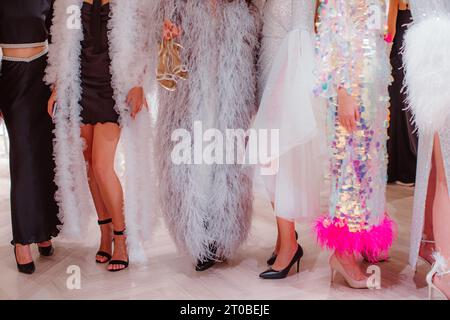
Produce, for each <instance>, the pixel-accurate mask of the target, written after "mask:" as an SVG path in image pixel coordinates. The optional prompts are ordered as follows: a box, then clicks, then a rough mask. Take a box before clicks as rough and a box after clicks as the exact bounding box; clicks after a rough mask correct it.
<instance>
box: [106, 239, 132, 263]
mask: <svg viewBox="0 0 450 320" xmlns="http://www.w3.org/2000/svg"><path fill="white" fill-rule="evenodd" d="M114 260H120V261H124V262H128V252H127V243H126V238H125V236H114V254H113V256H112V259H111V261H114ZM125 268H126V266H125V265H121V264H109V265H108V270H109V271H120V270H123V269H125Z"/></svg>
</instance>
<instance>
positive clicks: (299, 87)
mask: <svg viewBox="0 0 450 320" xmlns="http://www.w3.org/2000/svg"><path fill="white" fill-rule="evenodd" d="M314 9H315V8H314V5H313V4H312V2H311V1H304V0H283V1H279V0H276V1H268V2H267V3H266V6H265V12H264V23H265V25H264V31H263V34H264V39H263V48H262V60H261V61H260V65H261V69H262V70H263V76H262V79H261V81H260V83H261V84H264V88H263V91H262V92H263V93H262V99H261V103H260V108H259V111H258V114H257V116H256V118H255V121H254V124H253V129H257V130H279V141H280V145H279V153H278V154H273V155H272V157H271V158H270V160H271V161H272V162H277V161H278V168H279V169H278V172H277V174H276V175H262V177H263V181H264V184H265V187H266V190H267V192H268V194H269V197H270V200H271V201H272V202H273V204H274V209H275V213H276V215H277V216H279V217H282V218H285V219H288V220H296V221H301V220H304V219H305V218H309V219H312V218H314V217H315V216H317V215H319V214H320V213H321V212H320V193H321V187H322V186H323V183H322V182H323V178H324V172H325V170H324V164H325V157H326V153H327V148H326V137H325V130H326V129H325V127H326V118H325V113H326V104H325V100H324V99H323V98H317V97H315V96H314V94H313V88H314V84H315V80H314V74H313V71H314V64H315V58H314V38H313V37H314V34H313V20H314ZM296 18H297V19H296ZM291 19H292V23H291ZM298 19H300V20H298ZM283 23H287V26H284V27H281V24H283ZM289 24H290V26H289ZM286 28H287V30H286ZM269 53H271V54H272V56H270V55H269ZM272 151H273V150H271V152H272ZM258 172H261V171H260V170H258V171H257V173H258Z"/></svg>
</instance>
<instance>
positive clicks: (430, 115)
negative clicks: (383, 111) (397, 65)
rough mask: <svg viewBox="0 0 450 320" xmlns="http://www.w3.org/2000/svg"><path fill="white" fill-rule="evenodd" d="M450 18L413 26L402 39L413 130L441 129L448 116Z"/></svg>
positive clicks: (435, 19) (449, 110) (426, 21)
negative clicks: (414, 126)
mask: <svg viewBox="0 0 450 320" xmlns="http://www.w3.org/2000/svg"><path fill="white" fill-rule="evenodd" d="M449 57H450V17H449V16H447V17H440V18H428V19H425V20H423V21H420V22H418V23H417V24H413V25H412V26H411V27H410V28H409V30H408V32H407V34H406V35H405V47H404V64H405V69H406V76H405V86H406V88H407V92H408V102H409V106H410V109H411V111H412V113H413V115H414V122H415V124H416V126H417V127H418V128H419V129H420V130H421V131H422V130H423V131H425V132H435V131H437V130H439V129H440V128H442V127H443V126H444V125H445V123H446V120H448V117H449V116H450V79H449V78H450V60H449Z"/></svg>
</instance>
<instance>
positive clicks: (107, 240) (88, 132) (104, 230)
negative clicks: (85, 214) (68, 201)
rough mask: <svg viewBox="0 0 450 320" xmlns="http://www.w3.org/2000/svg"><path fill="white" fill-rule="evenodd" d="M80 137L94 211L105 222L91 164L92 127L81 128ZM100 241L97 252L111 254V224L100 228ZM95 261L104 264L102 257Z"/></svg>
mask: <svg viewBox="0 0 450 320" xmlns="http://www.w3.org/2000/svg"><path fill="white" fill-rule="evenodd" d="M81 137H82V138H83V139H84V141H85V144H86V145H85V149H84V151H83V154H84V159H85V160H86V166H87V168H86V169H87V173H88V181H89V189H90V191H91V194H92V199H93V201H94V205H95V210H96V211H97V216H98V220H105V219H109V218H111V216H110V215H108V211H107V210H106V207H105V204H104V202H103V199H102V196H101V194H100V190H99V187H98V184H97V180H96V179H95V175H94V170H93V163H92V144H93V139H94V127H93V126H92V125H85V126H82V127H81ZM100 231H101V240H100V248H99V251H104V252H108V253H111V252H112V227H111V224H105V225H101V226H100ZM95 258H96V260H98V261H100V262H106V260H107V259H106V258H105V257H102V256H96V257H95Z"/></svg>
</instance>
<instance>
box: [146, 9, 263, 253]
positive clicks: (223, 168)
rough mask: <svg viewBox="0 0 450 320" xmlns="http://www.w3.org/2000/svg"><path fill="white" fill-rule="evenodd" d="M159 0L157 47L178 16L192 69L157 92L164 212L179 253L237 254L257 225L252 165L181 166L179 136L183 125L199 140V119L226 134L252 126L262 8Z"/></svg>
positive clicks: (205, 127)
mask: <svg viewBox="0 0 450 320" xmlns="http://www.w3.org/2000/svg"><path fill="white" fill-rule="evenodd" d="M155 2H156V1H155ZM157 2H158V3H159V9H158V13H157V14H156V15H155V19H154V21H155V22H156V24H157V31H158V32H157V33H156V34H155V36H154V38H155V40H154V43H155V48H156V44H157V42H158V41H160V40H161V39H160V37H161V31H162V25H163V20H164V19H171V20H172V21H173V22H175V23H176V24H178V25H180V26H181V28H182V30H183V33H182V36H181V39H180V42H181V45H182V46H183V47H184V50H183V53H182V54H183V58H184V60H185V63H186V64H187V67H188V70H189V79H188V80H186V81H180V82H178V88H177V90H176V91H175V92H169V91H166V90H164V89H160V91H159V94H158V100H159V106H158V107H159V111H158V119H157V128H156V129H157V130H156V132H157V137H156V139H155V152H156V155H157V157H158V160H157V165H158V175H159V179H158V180H159V194H160V205H161V210H162V214H163V216H164V217H165V220H166V222H167V226H168V228H169V231H170V233H171V235H172V237H173V238H174V240H175V242H176V243H177V245H178V248H179V249H180V251H182V252H183V253H187V255H189V256H190V257H191V258H192V259H193V260H194V261H196V260H206V259H220V258H230V257H231V256H232V255H233V254H234V253H235V252H236V250H237V248H238V247H239V246H240V245H241V244H242V243H243V241H244V240H245V239H246V238H247V235H248V232H249V230H250V223H251V211H252V200H253V196H252V176H251V171H250V170H249V168H247V167H245V166H242V165H239V164H236V165H234V164H231V165H230V164H212V165H209V164H206V163H203V164H189V163H183V164H175V163H174V162H173V161H172V151H173V150H174V147H175V146H176V145H177V141H174V140H173V139H172V134H173V132H174V130H176V129H184V130H185V132H186V133H187V135H190V136H191V137H192V138H194V136H193V134H194V122H196V121H199V122H201V124H202V126H203V129H204V130H207V129H211V128H214V129H218V130H220V131H221V132H222V133H224V132H225V130H226V129H243V130H247V129H248V128H249V127H250V121H251V119H252V117H253V116H254V114H255V111H256V97H255V92H256V77H255V73H256V72H255V66H256V63H255V53H256V52H255V51H256V48H257V45H258V29H259V23H258V14H257V13H256V11H257V10H256V9H255V10H252V9H251V8H252V7H251V6H250V7H249V5H248V4H247V2H246V1H243V0H236V1H222V0H219V1H217V6H216V7H215V8H213V6H212V5H211V2H210V1H197V0H160V1H157ZM190 147H191V145H190V144H189V149H191V148H190ZM190 151H193V150H190ZM213 247H217V252H216V250H215V249H214V248H213Z"/></svg>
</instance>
